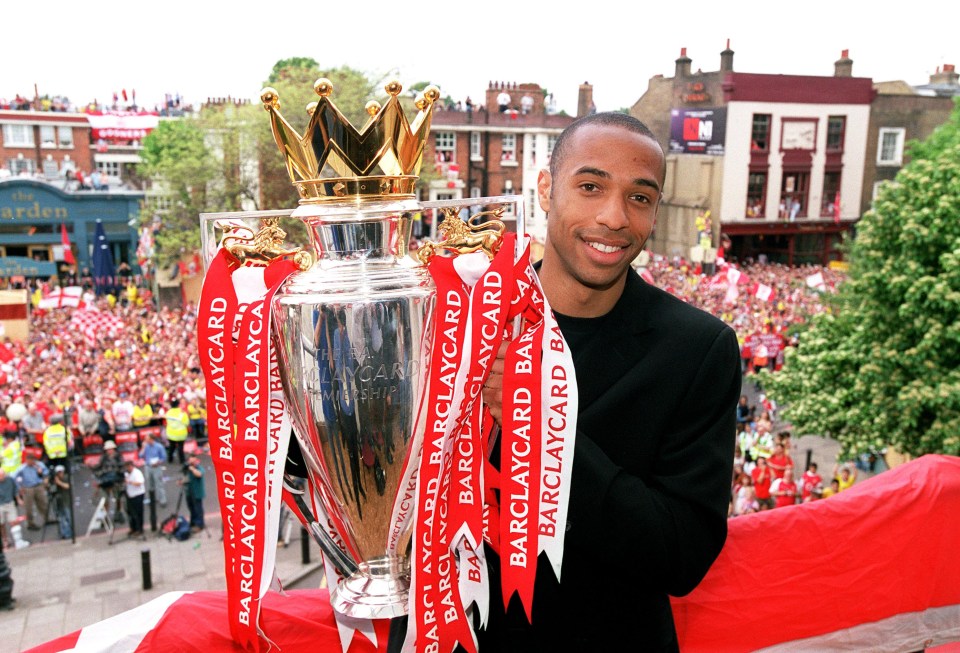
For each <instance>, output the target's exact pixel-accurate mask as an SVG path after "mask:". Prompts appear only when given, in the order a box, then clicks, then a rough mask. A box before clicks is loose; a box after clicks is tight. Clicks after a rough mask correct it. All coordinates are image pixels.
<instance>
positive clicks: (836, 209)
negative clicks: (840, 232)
mask: <svg viewBox="0 0 960 653" xmlns="http://www.w3.org/2000/svg"><path fill="white" fill-rule="evenodd" d="M833 222H834V223H835V224H840V191H837V194H836V195H834V197H833Z"/></svg>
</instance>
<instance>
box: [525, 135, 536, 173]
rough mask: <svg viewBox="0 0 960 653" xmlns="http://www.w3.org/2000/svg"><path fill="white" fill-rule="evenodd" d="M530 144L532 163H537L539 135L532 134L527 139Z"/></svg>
mask: <svg viewBox="0 0 960 653" xmlns="http://www.w3.org/2000/svg"><path fill="white" fill-rule="evenodd" d="M525 142H526V143H527V145H528V146H529V148H528V149H529V151H530V165H532V166H535V165H537V135H536V134H532V135H531V136H530V138H529V139H528V140H526V141H525Z"/></svg>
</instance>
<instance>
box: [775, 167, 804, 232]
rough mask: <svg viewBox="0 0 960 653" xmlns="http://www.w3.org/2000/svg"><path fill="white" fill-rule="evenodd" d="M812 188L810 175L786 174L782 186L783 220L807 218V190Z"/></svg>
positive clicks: (780, 213) (780, 214) (781, 211)
mask: <svg viewBox="0 0 960 653" xmlns="http://www.w3.org/2000/svg"><path fill="white" fill-rule="evenodd" d="M809 187H810V173H808V172H784V173H783V184H781V186H780V209H779V216H780V219H781V220H790V221H791V222H792V221H793V220H796V219H797V218H805V217H807V189H808V188H809Z"/></svg>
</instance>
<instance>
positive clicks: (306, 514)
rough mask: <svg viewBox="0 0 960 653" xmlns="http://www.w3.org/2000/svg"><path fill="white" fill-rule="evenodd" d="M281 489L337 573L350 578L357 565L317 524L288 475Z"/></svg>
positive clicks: (299, 491)
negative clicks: (286, 494) (288, 495)
mask: <svg viewBox="0 0 960 653" xmlns="http://www.w3.org/2000/svg"><path fill="white" fill-rule="evenodd" d="M283 489H284V491H286V492H289V493H290V496H292V497H293V500H294V502H295V503H296V504H297V508H299V510H300V514H301V515H303V519H304V523H305V525H306V526H308V527H309V528H310V532H311V533H312V534H313V539H314V540H315V541H316V542H317V544H318V545H319V546H320V550H321V551H323V553H324V554H325V555H326V556H327V559H328V560H329V561H330V562H331V563H332V564H333V566H334V567H336V568H337V571H339V572H340V574H341V575H342V576H343V577H344V578H349V577H350V576H352V575H353V574H354V572H356V571H357V563H356V562H354V561H353V559H351V558H350V556H349V555H348V554H347V553H345V552H344V551H343V550H342V549H341V548H340V547H339V546H337V544H336V542H334V541H333V538H332V537H330V534H329V533H327V531H326V529H324V528H323V526H321V525H320V523H319V522H317V520H316V518H315V517H314V516H313V513H312V512H311V511H310V508H309V507H308V506H307V502H306V501H304V500H303V490H300V489H297V488H296V487H294V485H293V483H292V479H291V477H290V476H289V475H284V477H283Z"/></svg>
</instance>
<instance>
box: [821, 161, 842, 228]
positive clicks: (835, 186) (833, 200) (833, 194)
mask: <svg viewBox="0 0 960 653" xmlns="http://www.w3.org/2000/svg"><path fill="white" fill-rule="evenodd" d="M839 201H840V172H839V171H835V172H825V173H823V199H822V200H821V201H820V215H821V216H822V217H826V218H832V217H834V216H839V215H840V213H839V212H838V207H837V202H839Z"/></svg>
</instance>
